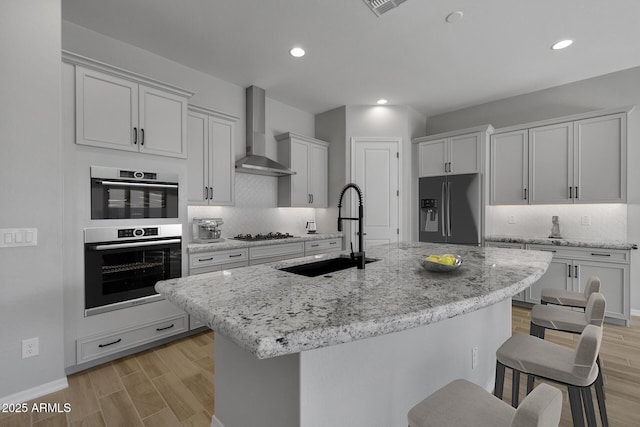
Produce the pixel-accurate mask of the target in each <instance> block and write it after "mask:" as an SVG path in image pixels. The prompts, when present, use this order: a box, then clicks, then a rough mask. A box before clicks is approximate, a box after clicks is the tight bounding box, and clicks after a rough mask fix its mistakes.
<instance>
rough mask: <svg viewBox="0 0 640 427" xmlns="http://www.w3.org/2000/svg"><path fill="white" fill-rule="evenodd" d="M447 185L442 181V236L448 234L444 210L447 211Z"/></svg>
mask: <svg viewBox="0 0 640 427" xmlns="http://www.w3.org/2000/svg"><path fill="white" fill-rule="evenodd" d="M445 185H447V183H446V182H443V183H442V194H441V198H440V203H442V215H441V218H440V225H441V226H442V237H447V235H446V233H445V231H444V215H445V213H444V211H445V209H446V207H447V206H446V203H445V201H446V197H447V195H446V191H445V189H444V187H445Z"/></svg>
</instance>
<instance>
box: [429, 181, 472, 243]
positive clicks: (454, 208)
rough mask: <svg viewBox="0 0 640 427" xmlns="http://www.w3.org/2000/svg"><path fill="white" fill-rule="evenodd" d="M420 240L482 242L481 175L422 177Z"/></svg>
mask: <svg viewBox="0 0 640 427" xmlns="http://www.w3.org/2000/svg"><path fill="white" fill-rule="evenodd" d="M418 194H419V197H420V200H419V209H420V214H419V218H420V219H419V221H420V224H419V227H420V228H419V240H420V241H421V242H433V243H457V244H466V245H480V218H481V208H482V206H481V198H480V196H481V192H480V175H479V174H465V175H447V176H435V177H428V178H420V179H419V190H418Z"/></svg>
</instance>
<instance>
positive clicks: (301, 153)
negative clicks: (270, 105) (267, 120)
mask: <svg viewBox="0 0 640 427" xmlns="http://www.w3.org/2000/svg"><path fill="white" fill-rule="evenodd" d="M276 140H277V141H278V161H279V162H280V163H282V164H283V165H285V166H287V167H288V168H290V169H292V170H294V171H295V172H296V173H295V175H288V176H281V177H278V206H280V207H285V206H290V207H310V208H323V207H327V206H328V199H327V193H328V191H327V187H328V176H329V174H328V167H329V143H328V142H325V141H320V140H318V139H314V138H309V137H306V136H302V135H297V134H295V133H292V132H288V133H284V134H281V135H278V136H276Z"/></svg>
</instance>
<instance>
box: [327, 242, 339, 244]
mask: <svg viewBox="0 0 640 427" xmlns="http://www.w3.org/2000/svg"><path fill="white" fill-rule="evenodd" d="M329 244H330V245H337V244H338V242H329Z"/></svg>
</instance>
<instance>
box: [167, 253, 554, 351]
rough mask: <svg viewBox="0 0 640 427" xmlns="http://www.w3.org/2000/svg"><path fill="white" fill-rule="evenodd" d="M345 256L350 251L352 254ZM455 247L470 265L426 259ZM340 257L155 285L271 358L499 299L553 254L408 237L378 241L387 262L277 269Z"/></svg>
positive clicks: (528, 280)
mask: <svg viewBox="0 0 640 427" xmlns="http://www.w3.org/2000/svg"><path fill="white" fill-rule="evenodd" d="M343 253H344V254H346V253H348V252H343ZM443 253H453V254H457V255H460V256H461V257H462V259H463V264H462V266H461V267H460V268H459V269H458V270H456V271H454V272H450V273H433V272H429V271H426V270H424V269H423V268H422V265H421V263H420V260H421V259H423V258H424V257H426V256H428V255H430V254H440V255H442V254H443ZM337 256H340V254H336V253H334V254H326V255H316V256H313V257H306V258H297V259H294V260H286V261H279V262H275V263H271V264H262V265H256V266H249V267H243V268H238V269H231V270H226V271H218V272H214V273H206V274H200V275H195V276H188V277H183V278H179V279H171V280H166V281H161V282H158V283H157V284H156V290H157V291H158V292H159V293H160V294H162V295H163V296H164V297H166V299H167V300H169V301H171V302H173V303H174V304H176V305H178V306H179V307H181V308H183V309H184V310H186V311H187V312H188V313H189V314H191V315H193V316H195V317H196V318H198V319H201V320H203V321H204V322H205V323H206V324H207V325H208V326H209V327H210V328H212V329H213V330H215V331H216V333H220V334H222V335H224V336H226V337H228V338H229V339H231V340H232V341H233V342H235V343H236V344H237V345H239V346H240V347H242V348H244V349H245V350H247V351H248V352H250V353H252V354H254V355H255V356H256V357H258V358H260V359H262V358H269V357H274V356H279V355H284V354H291V353H297V352H300V351H304V350H311V349H314V348H320V347H326V346H331V345H336V344H341V343H346V342H350V341H355V340H360V339H364V338H368V337H373V336H377V335H383V334H388V333H392V332H398V331H402V330H406V329H410V328H414V327H417V326H422V325H427V324H430V323H435V322H438V321H441V320H444V319H447V318H451V317H454V316H458V315H462V314H465V313H469V312H472V311H475V310H479V309H481V308H483V307H486V306H489V305H492V304H495V303H497V302H499V301H502V300H504V299H506V298H510V297H511V296H513V295H515V294H517V293H518V292H520V291H522V290H524V289H525V288H527V287H529V286H530V285H531V284H533V283H535V282H536V281H537V280H538V279H539V278H540V277H541V276H542V275H543V274H544V272H545V271H546V270H547V267H548V266H549V262H550V261H551V258H552V254H551V253H549V252H542V251H526V250H519V249H502V248H481V247H472V246H459V245H446V244H433V243H418V242H415V243H400V244H393V245H382V246H376V247H372V248H370V249H369V250H368V251H367V257H368V258H369V257H371V258H377V259H379V261H376V262H372V263H369V264H367V266H366V269H365V270H357V269H355V268H350V269H347V270H342V271H337V272H334V273H331V274H329V275H325V276H318V277H305V276H300V275H296V274H293V273H287V272H284V271H280V270H277V268H279V267H286V266H292V265H298V264H305V263H308V262H311V261H314V260H316V259H328V258H335V257H337Z"/></svg>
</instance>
